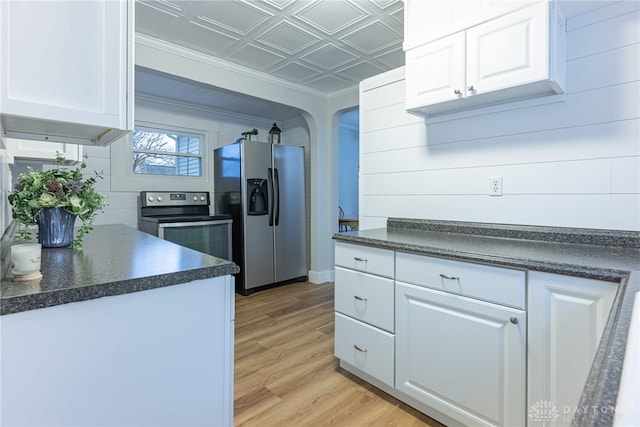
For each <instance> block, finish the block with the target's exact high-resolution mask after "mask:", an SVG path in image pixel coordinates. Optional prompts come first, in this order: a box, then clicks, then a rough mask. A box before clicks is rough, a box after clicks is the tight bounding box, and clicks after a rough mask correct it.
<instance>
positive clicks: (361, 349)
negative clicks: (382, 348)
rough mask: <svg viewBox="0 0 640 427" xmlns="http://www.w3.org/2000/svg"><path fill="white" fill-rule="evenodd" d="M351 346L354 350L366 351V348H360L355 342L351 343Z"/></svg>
mask: <svg viewBox="0 0 640 427" xmlns="http://www.w3.org/2000/svg"><path fill="white" fill-rule="evenodd" d="M353 348H355V349H356V350H358V351H359V352H362V353H366V352H367V349H366V348H360V347H358V346H357V345H356V344H354V345H353Z"/></svg>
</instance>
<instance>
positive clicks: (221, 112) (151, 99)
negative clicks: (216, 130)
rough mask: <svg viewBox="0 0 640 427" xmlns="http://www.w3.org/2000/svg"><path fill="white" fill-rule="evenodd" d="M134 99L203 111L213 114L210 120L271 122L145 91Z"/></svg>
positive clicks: (270, 120) (137, 94)
mask: <svg viewBox="0 0 640 427" xmlns="http://www.w3.org/2000/svg"><path fill="white" fill-rule="evenodd" d="M136 101H142V102H148V103H151V104H154V105H163V106H165V107H169V108H174V109H175V108H179V109H183V110H188V111H194V112H198V113H205V114H207V115H211V116H215V117H212V120H215V119H216V118H229V119H242V120H247V121H252V122H253V121H255V122H265V123H271V122H272V121H273V120H272V119H267V118H265V117H258V116H252V115H249V114H242V113H236V112H229V111H228V110H222V109H218V108H212V107H207V106H204V105H198V104H190V103H188V102H183V101H177V100H175V99H169V98H163V97H161V96H156V95H149V94H146V93H136Z"/></svg>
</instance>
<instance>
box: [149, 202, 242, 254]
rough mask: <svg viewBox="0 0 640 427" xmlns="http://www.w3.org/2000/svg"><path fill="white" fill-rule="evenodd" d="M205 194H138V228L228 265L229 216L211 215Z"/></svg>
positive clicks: (230, 220) (230, 222)
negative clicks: (218, 259) (216, 258)
mask: <svg viewBox="0 0 640 427" xmlns="http://www.w3.org/2000/svg"><path fill="white" fill-rule="evenodd" d="M209 200H210V199H209V192H208V191H201V192H188V191H183V192H180V191H171V192H169V191H142V192H140V210H139V216H138V228H139V229H140V230H141V231H144V232H146V233H149V234H153V235H154V236H157V237H159V238H161V239H164V240H168V241H170V242H173V243H176V244H178V245H182V246H186V247H188V248H191V249H195V250H197V251H200V252H204V253H207V254H209V255H213V256H215V257H218V258H223V259H226V260H229V261H232V259H231V258H232V255H231V254H232V250H231V241H232V240H231V224H232V219H231V216H230V215H211V214H210V212H209Z"/></svg>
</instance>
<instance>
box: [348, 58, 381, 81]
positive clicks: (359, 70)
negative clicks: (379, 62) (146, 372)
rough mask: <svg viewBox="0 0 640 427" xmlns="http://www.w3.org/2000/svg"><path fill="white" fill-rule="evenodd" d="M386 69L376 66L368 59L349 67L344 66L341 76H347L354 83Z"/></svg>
mask: <svg viewBox="0 0 640 427" xmlns="http://www.w3.org/2000/svg"><path fill="white" fill-rule="evenodd" d="M385 70H386V68H385V69H383V68H380V67H376V66H375V65H373V64H371V63H370V62H367V61H362V62H359V63H357V64H355V65H351V66H349V67H346V68H343V69H341V70H339V71H338V72H339V73H340V76H343V77H347V78H349V80H351V81H352V82H354V83H359V82H360V80H362V79H365V78H367V77H371V76H375V75H376V74H380V73H382V72H383V71H385Z"/></svg>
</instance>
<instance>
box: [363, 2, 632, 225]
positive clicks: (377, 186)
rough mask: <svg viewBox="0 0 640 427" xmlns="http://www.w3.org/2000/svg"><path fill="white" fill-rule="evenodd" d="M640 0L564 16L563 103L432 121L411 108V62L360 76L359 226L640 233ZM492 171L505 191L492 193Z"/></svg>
mask: <svg viewBox="0 0 640 427" xmlns="http://www.w3.org/2000/svg"><path fill="white" fill-rule="evenodd" d="M639 5H640V3H639V2H618V3H614V4H611V5H608V6H607V7H605V8H603V9H599V10H597V11H595V12H593V13H589V14H585V15H581V16H578V17H575V18H573V19H570V20H568V21H567V63H566V67H567V94H566V99H564V98H563V100H561V101H560V102H552V103H545V104H542V105H535V104H539V103H536V102H533V103H532V102H529V103H526V102H525V103H520V104H513V105H511V106H510V107H509V108H508V109H506V110H504V111H499V112H498V111H497V109H496V108H487V109H484V110H478V111H477V112H476V113H474V114H460V113H458V114H452V115H448V116H442V117H439V118H437V119H435V120H431V121H428V122H427V124H426V125H425V121H424V120H422V119H421V118H419V117H416V116H412V115H410V114H407V113H405V112H404V104H403V103H404V77H403V75H404V70H403V69H397V70H394V71H392V72H389V73H386V74H385V75H382V76H377V77H374V78H372V79H369V80H367V81H365V82H363V83H362V84H361V87H360V90H361V99H360V111H361V118H360V128H361V130H360V132H361V134H360V146H361V153H360V155H361V163H360V167H361V180H360V184H361V194H360V224H361V227H362V228H375V227H383V226H384V225H385V223H386V219H387V218H388V217H400V218H425V219H443V220H462V221H479V222H493V223H509V224H535V225H548V226H569V227H584V228H602V229H623V230H640V119H639V117H640V111H639V110H640V102H639V98H638V94H639V93H640V81H639V80H640V65H639V64H640V61H639V57H640V26H639V22H640V18H639V15H640V11H639V8H640V7H639ZM376 86H379V88H377V89H374V90H369V89H371V88H374V87H376ZM560 98H562V97H560ZM554 99H555V98H554ZM532 104H533V105H532ZM526 105H528V106H526ZM491 176H502V177H503V191H504V195H503V196H502V197H490V196H488V190H489V177H491Z"/></svg>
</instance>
